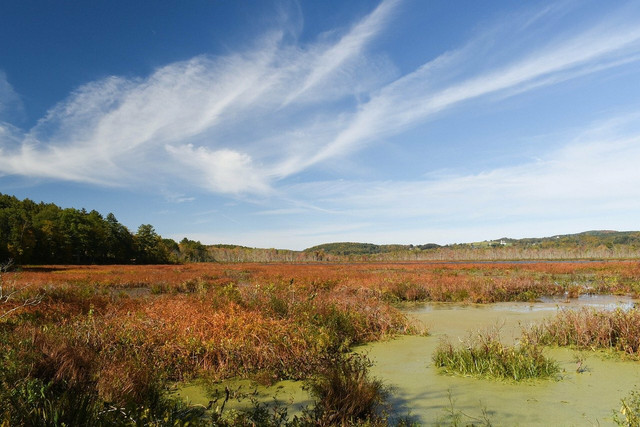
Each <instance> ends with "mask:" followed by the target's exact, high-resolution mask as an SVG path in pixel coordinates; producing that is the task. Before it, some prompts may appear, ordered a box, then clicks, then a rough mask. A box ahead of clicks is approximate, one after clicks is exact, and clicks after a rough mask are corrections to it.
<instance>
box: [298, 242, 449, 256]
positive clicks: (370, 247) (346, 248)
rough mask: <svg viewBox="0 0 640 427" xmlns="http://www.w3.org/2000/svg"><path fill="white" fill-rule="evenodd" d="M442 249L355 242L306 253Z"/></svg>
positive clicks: (369, 252)
mask: <svg viewBox="0 0 640 427" xmlns="http://www.w3.org/2000/svg"><path fill="white" fill-rule="evenodd" d="M439 247H441V246H440V245H437V244H435V243H427V244H425V245H417V246H415V245H376V244H373V243H355V242H337V243H325V244H322V245H317V246H313V247H311V248H307V249H305V250H304V252H319V251H324V253H327V254H331V255H373V254H385V253H392V252H398V251H410V250H415V249H420V250H426V249H435V248H439Z"/></svg>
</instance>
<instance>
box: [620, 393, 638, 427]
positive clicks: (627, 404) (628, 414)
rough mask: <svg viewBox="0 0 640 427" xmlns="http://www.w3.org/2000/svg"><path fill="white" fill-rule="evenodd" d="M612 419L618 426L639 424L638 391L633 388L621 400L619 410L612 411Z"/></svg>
mask: <svg viewBox="0 0 640 427" xmlns="http://www.w3.org/2000/svg"><path fill="white" fill-rule="evenodd" d="M613 421H614V422H615V423H616V424H617V425H619V426H633V427H636V426H640V392H638V390H633V391H631V393H630V394H629V396H627V397H625V398H624V399H622V400H621V406H620V410H619V411H614V412H613Z"/></svg>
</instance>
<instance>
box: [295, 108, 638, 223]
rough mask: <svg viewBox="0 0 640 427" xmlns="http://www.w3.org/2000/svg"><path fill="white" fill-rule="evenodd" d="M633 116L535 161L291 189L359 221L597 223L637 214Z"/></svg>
mask: <svg viewBox="0 0 640 427" xmlns="http://www.w3.org/2000/svg"><path fill="white" fill-rule="evenodd" d="M639 118H640V113H634V114H627V115H624V116H621V117H616V118H614V119H610V120H607V121H604V122H602V123H598V124H594V125H592V126H591V128H589V129H588V130H586V131H584V132H582V133H581V134H580V135H577V136H575V137H574V138H572V139H571V140H569V141H565V144H564V145H562V147H561V148H559V149H556V150H554V151H551V152H549V153H546V154H545V156H544V157H543V158H540V159H537V160H534V161H530V162H527V163H522V164H519V165H516V166H510V167H502V168H497V169H493V170H489V171H486V172H482V173H477V174H470V175H459V176H444V177H440V178H434V179H428V180H419V181H402V182H399V181H374V182H370V181H369V182H349V181H330V182H315V183H306V184H298V185H293V186H291V187H290V188H289V192H290V193H291V194H296V195H298V197H300V198H303V197H304V195H305V194H313V195H314V200H315V202H316V203H318V204H321V205H322V206H326V207H327V208H335V209H338V207H339V209H340V212H341V213H342V215H343V216H344V217H345V218H346V217H351V218H359V219H360V220H365V219H372V218H379V219H380V220H381V221H384V220H385V219H387V220H390V219H406V220H411V221H416V220H418V221H419V222H421V223H422V222H424V223H428V222H429V221H434V220H435V221H442V219H443V218H444V219H445V220H446V221H450V220H458V221H460V222H461V223H464V222H465V221H468V222H477V221H488V222H491V221H494V220H495V219H505V218H508V219H510V220H519V219H523V218H532V217H533V218H556V219H564V220H568V219H570V218H583V217H592V218H604V217H606V216H607V215H611V213H612V212H617V211H618V212H637V211H640V169H638V167H637V161H638V159H640V127H638V126H637V123H638V119H639Z"/></svg>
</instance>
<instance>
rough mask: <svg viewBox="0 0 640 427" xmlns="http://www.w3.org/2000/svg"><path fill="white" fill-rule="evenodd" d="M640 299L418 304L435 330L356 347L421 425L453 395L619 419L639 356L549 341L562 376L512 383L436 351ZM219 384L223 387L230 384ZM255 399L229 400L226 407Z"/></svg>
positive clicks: (484, 405)
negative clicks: (459, 370) (491, 331)
mask: <svg viewBox="0 0 640 427" xmlns="http://www.w3.org/2000/svg"><path fill="white" fill-rule="evenodd" d="M635 303H636V301H635V300H632V299H630V298H626V297H617V296H581V298H578V299H573V300H571V301H569V302H565V301H564V300H563V299H558V300H553V299H547V300H545V301H543V302H537V303H498V304H487V305H477V304H466V305H464V304H445V303H429V304H424V305H416V306H413V307H411V308H410V309H407V310H406V313H407V314H408V315H409V316H411V317H414V318H415V319H417V320H418V321H420V322H422V323H424V324H425V325H426V326H427V327H428V328H429V331H430V334H431V335H430V336H427V337H418V336H403V337H400V338H397V339H393V340H389V341H383V342H377V343H373V344H369V345H366V346H361V347H359V348H358V349H357V351H359V352H364V353H366V354H368V356H369V357H370V358H371V359H372V360H373V361H374V363H375V365H374V366H373V368H371V373H372V374H373V375H374V376H376V377H378V378H380V379H382V380H383V381H384V382H385V384H387V385H390V386H392V387H393V389H394V390H393V394H392V400H391V403H392V405H393V408H394V410H393V412H394V413H395V414H396V415H397V416H406V415H410V417H411V418H412V419H413V420H414V421H417V422H418V423H420V424H422V425H433V424H436V423H437V422H438V421H444V417H445V416H446V415H447V412H446V411H447V408H450V407H451V401H453V402H454V410H455V411H456V412H459V411H461V412H463V413H464V414H466V415H469V416H470V417H475V418H480V417H481V416H482V410H483V409H485V410H486V413H487V416H488V418H489V420H490V421H491V423H492V424H493V425H496V426H515V425H520V426H529V425H531V426H538V425H539V426H546V425H561V426H573V425H575V426H584V425H587V426H588V425H613V424H614V423H613V411H614V410H617V409H618V408H620V399H621V398H623V397H625V396H627V395H628V394H629V392H630V391H631V390H633V388H634V386H635V385H636V384H638V385H640V362H634V361H623V360H619V359H618V358H617V357H608V356H606V355H605V354H604V353H592V352H577V351H575V350H569V349H548V350H545V351H546V354H547V355H548V356H550V357H552V358H553V359H555V360H556V361H558V362H559V364H560V367H561V369H562V370H563V373H562V379H560V380H559V381H554V380H535V381H529V382H524V383H513V382H506V381H492V380H482V379H475V378H468V377H456V376H448V375H441V374H439V373H438V371H437V369H436V368H435V367H434V366H433V363H432V361H431V356H432V354H433V352H434V350H435V348H436V347H437V346H438V344H439V342H440V340H441V339H442V338H444V337H445V336H446V337H448V338H449V339H450V340H451V341H452V342H454V343H456V342H458V340H464V339H465V338H468V337H469V334H470V333H472V332H474V331H478V330H483V329H488V328H493V327H497V328H498V329H499V330H500V335H501V337H502V339H503V340H504V341H505V342H514V341H516V340H517V338H518V337H519V336H520V332H521V328H522V327H526V326H528V325H530V324H532V323H538V322H540V321H541V320H543V319H544V318H547V317H551V316H553V315H554V313H555V312H556V311H557V310H558V309H562V308H569V309H574V308H580V307H584V306H587V307H594V308H599V309H604V310H612V309H616V308H621V309H629V308H631V307H633V306H634V304H635ZM578 354H579V355H581V357H582V358H583V363H582V367H583V368H585V367H586V371H585V372H582V373H578V372H576V369H577V365H576V359H575V358H576V355H578ZM227 384H228V385H229V386H230V388H238V387H239V386H242V390H243V391H250V390H251V391H252V390H257V393H258V394H257V396H256V397H257V400H258V401H261V402H272V401H273V397H274V396H275V397H276V399H277V400H278V401H279V402H280V403H281V404H288V403H291V402H294V403H295V405H294V406H293V407H292V408H291V410H290V411H289V413H290V414H295V413H298V412H299V411H300V410H301V408H302V407H304V406H305V405H310V404H311V403H312V402H311V400H310V398H309V396H308V394H307V393H306V392H305V391H304V390H302V383H301V382H294V381H283V382H281V383H278V384H276V385H275V386H272V387H261V386H256V385H255V384H252V383H250V382H249V381H246V380H243V381H235V382H232V383H227ZM219 389H220V390H224V385H221V386H219ZM178 394H179V395H180V396H182V397H183V398H186V399H188V400H189V401H191V402H192V403H196V404H202V405H205V406H206V405H207V403H208V402H209V400H210V399H211V398H210V396H208V395H207V394H206V392H205V391H204V389H203V388H202V387H201V386H199V385H192V386H187V387H183V388H181V389H180V390H179V392H178ZM248 407H250V402H249V400H248V399H245V400H243V401H241V402H237V401H231V402H229V403H228V404H227V408H235V409H243V408H248ZM470 417H467V416H462V419H461V421H462V425H466V424H467V423H470V422H474V421H476V422H477V420H474V419H472V418H470Z"/></svg>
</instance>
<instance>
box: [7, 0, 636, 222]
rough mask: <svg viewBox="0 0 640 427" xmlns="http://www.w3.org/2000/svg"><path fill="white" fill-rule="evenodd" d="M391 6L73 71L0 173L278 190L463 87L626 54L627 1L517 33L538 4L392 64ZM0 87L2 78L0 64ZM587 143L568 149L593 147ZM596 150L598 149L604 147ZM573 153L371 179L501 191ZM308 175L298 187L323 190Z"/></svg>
mask: <svg viewBox="0 0 640 427" xmlns="http://www.w3.org/2000/svg"><path fill="white" fill-rule="evenodd" d="M397 6H398V0H387V1H383V2H381V3H380V4H379V5H378V6H377V7H376V8H375V9H374V10H373V11H372V12H371V13H369V14H368V15H367V16H365V17H363V18H362V19H361V20H360V21H358V22H355V23H354V24H353V25H352V26H351V27H350V28H347V29H346V30H342V31H338V32H336V33H335V34H332V36H331V37H324V38H321V39H319V40H318V41H316V42H315V43H310V44H306V45H299V44H294V43H293V42H291V41H290V40H289V39H288V38H286V37H284V33H285V30H284V29H275V30H273V31H271V32H268V33H266V34H265V35H264V36H263V37H262V38H261V39H260V40H258V41H256V43H255V45H254V46H252V47H250V48H247V49H246V50H245V51H243V52H240V53H230V54H226V55H221V56H207V55H202V56H198V57H195V58H192V59H189V60H186V61H182V62H177V63H172V64H168V65H166V66H164V67H161V68H159V69H157V70H156V71H154V72H153V73H152V74H151V75H149V76H146V77H139V78H124V77H108V78H106V79H103V80H99V81H95V82H92V83H89V84H86V85H84V86H82V87H79V88H78V89H77V90H76V91H75V92H74V93H72V94H70V95H69V97H68V98H67V99H66V100H64V101H62V102H60V103H59V104H58V105H56V106H54V107H53V108H52V109H51V110H50V111H49V112H48V113H47V115H46V116H45V117H43V118H42V119H41V120H40V121H39V122H38V124H37V125H36V126H35V127H33V128H32V129H29V130H27V131H23V132H20V131H18V130H17V129H16V128H14V127H10V126H8V125H1V127H0V174H5V175H6V174H14V175H24V176H37V177H44V178H53V179H60V180H71V181H78V182H89V183H94V184H97V185H115V186H153V185H157V186H166V187H171V186H172V185H184V184H185V183H187V184H189V185H195V186H198V187H201V188H204V189H206V190H209V191H211V192H214V193H223V194H233V195H238V194H247V193H248V194H258V195H274V194H279V195H280V197H287V192H288V191H292V190H291V187H288V186H287V185H286V180H285V179H286V178H288V177H291V176H292V175H295V174H298V173H300V172H302V171H305V170H307V169H309V168H311V167H312V166H314V165H318V164H321V163H326V162H328V161H331V160H335V159H339V158H342V157H344V156H347V155H349V154H351V153H353V152H354V151H355V150H357V149H359V148H361V147H364V146H366V145H367V144H371V143H372V142H374V141H376V140H377V139H380V138H383V137H385V136H388V135H394V134H397V133H400V132H402V131H404V130H405V129H407V128H408V127H411V126H415V125H417V124H420V123H423V122H425V121H428V120H433V119H434V118H436V117H438V114H441V113H443V112H445V111H447V110H449V109H452V108H454V107H456V106H458V105H461V104H463V103H465V102H469V101H472V100H478V99H485V98H487V102H489V101H495V100H499V99H501V98H504V97H509V96H514V95H517V94H522V93H525V92H528V91H533V90H535V89H537V88H540V87H544V86H548V85H551V84H557V83H559V82H562V81H567V80H571V79H575V78H578V77H582V76H585V75H588V74H592V73H597V72H600V71H602V70H605V69H609V68H613V67H617V66H622V65H625V64H629V63H631V62H634V61H638V59H639V57H640V27H638V25H636V24H637V20H636V19H634V17H637V13H636V12H634V13H632V14H629V16H627V17H624V16H623V17H620V16H614V17H613V18H611V17H604V18H602V21H601V22H599V23H596V24H595V25H592V26H591V27H584V28H578V29H574V30H572V31H569V30H566V31H563V32H562V33H561V36H556V38H552V37H549V36H548V35H546V34H544V33H543V31H542V30H538V33H539V34H538V35H539V36H540V38H539V40H543V43H542V44H541V43H540V42H539V40H538V38H536V40H535V43H534V42H533V41H532V39H531V37H529V36H528V35H530V34H531V33H529V32H526V33H520V32H519V31H521V30H519V29H518V28H521V27H522V26H524V28H526V31H534V30H535V28H537V27H536V26H538V25H539V26H541V28H542V27H544V26H545V25H544V24H545V22H547V21H545V20H548V19H551V18H550V17H553V15H554V13H559V12H557V9H558V8H553V7H552V8H544V9H543V10H540V11H534V12H533V13H529V14H527V15H526V16H524V17H522V18H521V22H520V21H519V23H521V24H522V25H519V24H518V25H516V24H515V23H513V22H512V25H507V26H505V28H506V29H504V28H502V26H497V27H498V28H501V29H500V30H496V29H495V28H490V29H488V30H486V34H491V37H489V36H486V35H485V36H483V34H482V32H480V33H479V34H476V35H475V36H474V38H473V40H470V41H469V43H468V44H466V45H465V46H463V47H461V48H459V49H457V50H453V51H450V52H445V53H442V54H441V55H440V56H438V57H436V58H433V59H430V58H425V62H424V64H423V65H422V66H420V67H418V68H417V69H416V70H414V71H412V72H409V73H406V74H404V75H400V76H398V75H397V73H398V71H397V69H396V67H395V66H394V65H393V64H391V63H390V61H389V59H388V58H387V57H386V56H385V54H384V52H377V51H376V50H375V43H374V42H375V40H376V37H378V36H379V35H380V34H381V33H382V31H383V30H384V29H385V28H386V27H387V26H388V25H393V15H394V10H396V9H397ZM561 9H562V8H561ZM565 13H567V12H566V8H564V9H562V14H565ZM558 22H562V21H561V19H559V21H558ZM496 34H498V35H499V36H500V37H496ZM505 52H508V53H509V55H506V54H505ZM3 85H4V86H3ZM1 87H10V86H8V83H7V82H6V78H5V77H4V75H1V74H0V89H1ZM5 92H7V90H5ZM360 95H365V96H362V97H360ZM360 99H364V100H366V101H362V102H361V101H359V100H360ZM634 141H635V140H631V142H629V141H626V142H625V141H618V142H617V144H618V145H619V146H620V148H619V151H620V152H622V153H625V154H628V155H634V154H637V153H636V152H635V151H633V150H634V144H635V142H634ZM625 144H626V145H625ZM612 146H613V145H609V146H607V149H609V148H610V147H612ZM585 147H587V146H585V145H584V144H583V145H581V148H580V150H583V149H588V150H591V151H593V152H596V151H597V150H598V149H600V150H604V149H603V148H598V147H599V146H597V145H596V146H593V147H590V148H585ZM605 151H606V150H605ZM605 151H603V152H601V153H599V155H601V156H602V157H603V158H605V159H606V158H607V155H606V153H607V152H605ZM576 156H577V153H574V152H572V151H571V146H568V147H567V148H566V152H563V151H560V152H558V153H557V159H555V160H550V159H548V160H546V161H543V162H541V163H539V164H529V165H526V166H519V167H515V168H514V169H503V170H495V171H492V172H488V173H486V174H481V175H476V176H469V177H460V178H457V179H455V180H451V181H447V182H437V183H425V182H405V183H391V184H388V185H387V184H385V183H378V184H376V185H378V186H381V187H383V189H384V187H385V186H388V187H393V188H394V189H395V190H394V191H396V192H397V193H398V194H406V195H407V197H408V196H409V195H410V194H419V195H422V196H418V197H430V198H434V199H436V200H437V199H438V198H439V197H444V194H445V193H446V194H450V193H453V194H456V193H460V194H466V192H468V191H469V188H471V187H474V188H476V189H478V191H479V190H480V189H482V188H483V187H484V186H485V185H491V184H492V183H496V182H501V184H500V185H499V186H498V187H496V189H495V190H492V193H490V194H487V193H486V192H485V197H489V198H493V199H495V200H501V198H500V191H510V189H511V188H520V189H522V188H521V184H520V183H519V181H518V180H519V179H520V178H518V176H537V177H538V178H537V179H539V180H541V181H544V180H557V179H562V178H563V175H562V173H564V172H562V171H563V170H566V169H567V168H570V167H573V166H571V165H573V161H574V158H575V157H576ZM612 156H613V155H612ZM611 158H612V159H613V157H611ZM616 158H617V157H616ZM562 159H564V160H562ZM558 162H559V163H558ZM612 162H613V160H612ZM561 166H562V167H561ZM562 168H564V169H562ZM618 178H619V179H622V178H623V177H620V176H618ZM176 183H177V184H176ZM611 184H613V182H611ZM343 185H353V184H343ZM367 185H368V184H367ZM566 185H573V183H572V182H567V184H566ZM595 185H596V183H594V186H595ZM319 187H321V185H309V186H307V187H306V188H307V189H312V190H313V191H318V192H319V193H318V195H319V197H322V191H324V190H321V189H320V188H319ZM338 187H339V186H338ZM343 190H344V189H343ZM360 190H361V189H358V191H357V192H356V194H357V196H356V197H355V198H354V202H353V203H351V206H353V207H354V208H357V201H358V200H362V204H363V206H364V205H366V204H367V203H369V202H372V201H371V200H369V199H373V195H371V196H369V198H367V195H368V194H370V192H369V191H367V189H366V188H365V189H362V191H360ZM530 190H533V189H528V190H527V191H530ZM344 191H346V190H344ZM350 193H351V192H350ZM576 194H577V193H576ZM296 197H300V196H298V195H296ZM336 197H337V196H336ZM350 197H351V196H350ZM375 197H379V195H375ZM386 197H391V195H389V196H386ZM300 198H301V199H304V197H300ZM337 199H340V198H339V197H337ZM408 207H410V208H411V209H415V210H416V212H423V211H424V209H425V208H424V207H423V206H421V205H415V206H413V205H409V206H408ZM331 209H334V207H331ZM430 209H434V210H435V211H437V208H430ZM267 211H269V210H268V209H267ZM429 212H430V211H429Z"/></svg>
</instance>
